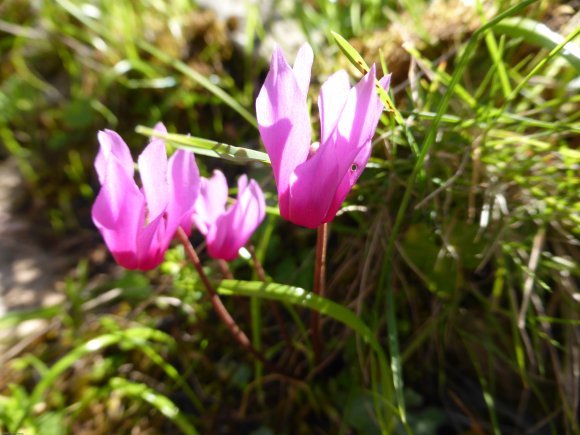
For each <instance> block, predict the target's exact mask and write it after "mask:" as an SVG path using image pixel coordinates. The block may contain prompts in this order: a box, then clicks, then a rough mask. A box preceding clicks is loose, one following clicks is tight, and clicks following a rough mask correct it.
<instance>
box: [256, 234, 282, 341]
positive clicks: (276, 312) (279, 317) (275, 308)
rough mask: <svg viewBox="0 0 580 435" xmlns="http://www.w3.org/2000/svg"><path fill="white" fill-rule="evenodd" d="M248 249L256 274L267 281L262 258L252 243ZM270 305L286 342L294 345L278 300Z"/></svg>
mask: <svg viewBox="0 0 580 435" xmlns="http://www.w3.org/2000/svg"><path fill="white" fill-rule="evenodd" d="M247 249H248V251H249V252H250V255H251V256H252V261H253V263H254V268H255V269H256V275H258V278H259V279H260V281H262V282H267V279H266V272H264V268H263V267H262V263H261V262H260V260H258V257H257V256H256V250H255V249H254V247H253V246H252V245H248V246H247ZM270 306H271V307H272V313H274V317H275V318H276V321H277V322H278V327H279V328H280V332H281V333H282V337H283V338H284V341H286V344H287V345H288V346H290V347H293V345H292V340H291V339H290V334H288V330H287V329H286V325H285V323H284V318H283V317H282V313H281V312H280V307H278V304H276V302H274V301H271V303H270Z"/></svg>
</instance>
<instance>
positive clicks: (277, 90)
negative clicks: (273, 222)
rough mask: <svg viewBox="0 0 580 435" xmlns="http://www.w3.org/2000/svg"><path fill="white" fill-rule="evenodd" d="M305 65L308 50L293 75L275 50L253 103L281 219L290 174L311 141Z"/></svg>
mask: <svg viewBox="0 0 580 435" xmlns="http://www.w3.org/2000/svg"><path fill="white" fill-rule="evenodd" d="M308 62H309V53H308V49H307V48H303V49H301V51H300V56H299V58H298V59H297V65H296V72H295V71H294V70H292V68H290V66H289V65H288V63H287V62H286V59H285V58H284V55H283V53H282V51H281V50H280V48H279V47H276V48H275V50H274V53H273V54H272V61H271V64H270V71H269V72H268V75H267V77H266V81H265V82H264V85H263V86H262V89H261V90H260V94H259V95H258V98H257V99H256V114H257V119H258V125H259V130H260V135H261V137H262V141H263V142H264V146H265V147H266V151H267V152H268V155H269V156H270V160H271V162H272V169H273V171H274V178H275V179H276V186H277V187H278V194H279V202H280V213H281V214H282V216H286V215H287V214H288V198H289V196H288V195H289V192H288V188H289V180H290V174H291V173H292V171H293V170H294V169H295V168H296V167H297V166H298V165H299V164H300V163H302V162H304V161H305V160H306V158H307V157H308V151H309V148H310V142H311V139H312V132H311V127H310V116H309V114H308V106H307V104H306V97H307V96H306V93H305V92H303V89H302V87H303V86H304V83H305V81H306V72H305V70H306V69H307V68H306V67H307V66H308V67H309V66H310V64H309V63H308ZM297 75H298V76H299V77H297ZM298 81H300V85H299V83H298ZM306 87H307V86H306Z"/></svg>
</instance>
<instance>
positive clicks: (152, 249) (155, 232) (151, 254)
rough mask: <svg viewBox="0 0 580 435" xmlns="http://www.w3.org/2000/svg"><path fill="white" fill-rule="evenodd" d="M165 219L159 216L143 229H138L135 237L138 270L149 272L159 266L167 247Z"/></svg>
mask: <svg viewBox="0 0 580 435" xmlns="http://www.w3.org/2000/svg"><path fill="white" fill-rule="evenodd" d="M165 221H166V217H165V216H164V215H159V216H157V218H156V219H155V220H153V221H152V222H150V223H149V225H147V226H146V227H144V228H140V231H139V234H138V235H137V257H138V269H139V270H150V269H154V268H155V267H157V266H159V265H160V264H161V262H162V261H163V258H164V257H165V251H167V248H168V247H169V242H170V241H171V239H169V241H168V240H167V239H168V237H167V235H166V229H165V223H166V222H165Z"/></svg>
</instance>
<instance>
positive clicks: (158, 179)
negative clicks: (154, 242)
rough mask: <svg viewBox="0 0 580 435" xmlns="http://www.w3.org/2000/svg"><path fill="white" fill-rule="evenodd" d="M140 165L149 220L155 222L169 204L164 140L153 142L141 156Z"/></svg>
mask: <svg viewBox="0 0 580 435" xmlns="http://www.w3.org/2000/svg"><path fill="white" fill-rule="evenodd" d="M138 165H139V175H140V176H141V183H142V184H143V192H144V193H145V199H146V200H147V210H148V214H149V220H154V219H156V218H157V216H159V215H161V214H163V213H164V212H165V210H166V208H167V204H168V202H169V184H168V182H167V152H166V150H165V143H164V142H163V141H162V140H157V139H154V140H152V141H151V142H150V143H149V145H147V146H146V147H145V149H144V150H143V152H142V153H141V155H140V156H139V160H138Z"/></svg>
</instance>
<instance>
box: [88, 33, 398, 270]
mask: <svg viewBox="0 0 580 435" xmlns="http://www.w3.org/2000/svg"><path fill="white" fill-rule="evenodd" d="M312 62H313V53H312V48H311V47H310V46H309V45H308V44H304V45H303V46H302V47H301V48H300V50H299V52H298V55H297V57H296V60H295V63H294V67H293V68H292V67H290V66H289V64H288V62H287V61H286V59H285V58H284V55H283V53H282V51H281V50H280V48H278V47H276V48H275V50H274V53H273V55H272V60H271V64H270V71H269V73H268V75H267V77H266V80H265V83H264V85H263V86H262V89H261V90H260V93H259V95H258V98H257V100H256V113H257V120H258V125H259V131H260V135H261V137H262V140H263V142H264V145H265V147H266V151H267V152H268V155H269V157H270V160H271V162H272V169H273V172H274V178H275V180H276V186H277V189H278V195H279V208H280V214H281V216H282V217H283V218H285V219H287V220H289V221H291V222H293V223H295V224H298V225H301V226H304V227H308V228H316V227H318V226H319V225H321V224H323V223H326V222H330V221H331V220H333V219H334V217H335V216H336V213H337V211H338V210H339V208H340V206H341V204H342V202H343V201H344V199H345V198H346V195H347V194H348V193H349V192H350V190H351V188H352V186H353V185H354V183H355V182H356V181H357V179H358V178H359V177H360V175H361V173H362V171H363V170H364V168H365V166H366V164H367V162H368V159H369V157H370V154H371V148H372V147H371V140H372V137H373V135H374V133H375V130H376V127H377V124H378V121H379V118H380V115H381V112H382V103H381V101H380V99H379V97H378V95H377V92H376V90H375V67H374V65H373V67H372V68H371V70H370V71H369V72H368V73H367V74H366V75H365V76H364V77H363V78H362V79H361V80H360V81H359V82H358V84H357V85H356V86H354V87H353V88H351V87H350V85H349V82H348V75H347V73H346V72H345V71H338V72H337V73H335V74H333V75H332V76H331V77H330V78H329V79H328V80H327V81H326V82H325V83H324V84H323V85H322V87H321V89H320V95H319V98H318V107H319V111H320V124H321V131H320V139H319V142H315V143H312V130H311V126H310V115H309V113H308V104H307V96H308V87H309V84H310V71H311V67H312ZM389 81H390V76H386V77H383V79H381V80H380V85H381V86H382V87H383V88H384V89H385V90H386V89H388V86H389ZM156 130H157V131H160V132H166V129H165V127H164V126H163V125H162V124H158V125H157V126H156ZM98 139H99V143H100V151H99V153H98V155H97V158H96V160H95V169H96V171H97V174H98V177H99V181H100V183H101V190H100V192H99V194H98V196H97V199H96V201H95V203H94V206H93V210H92V217H93V221H94V223H95V225H96V226H97V228H98V229H99V230H100V232H101V234H102V236H103V238H104V240H105V243H106V244H107V246H108V248H109V250H110V251H111V253H112V254H113V256H114V258H115V260H116V261H117V263H119V264H120V265H121V266H123V267H126V268H128V269H141V270H147V269H152V268H154V267H156V266H158V265H159V264H160V263H161V262H162V261H163V256H164V254H165V251H166V250H167V248H168V247H169V244H170V242H171V240H172V239H173V237H174V235H175V233H176V231H177V229H178V228H179V227H181V228H182V229H183V230H184V231H185V233H186V234H187V235H188V236H189V235H190V232H191V227H192V225H193V224H195V226H196V227H197V228H198V230H199V231H200V232H201V233H202V234H203V235H205V236H206V241H207V247H208V253H209V255H210V256H212V257H214V258H220V259H224V260H228V261H229V260H233V259H234V258H235V257H236V256H237V255H238V251H239V249H240V248H241V247H242V246H244V245H245V244H246V243H247V242H248V240H249V239H250V237H251V235H252V233H253V232H254V231H255V230H256V228H257V227H258V226H259V224H260V223H261V222H262V221H263V219H264V216H265V208H266V204H265V200H264V195H263V193H262V190H261V189H260V186H259V185H258V183H256V182H255V181H254V180H250V181H248V179H247V177H246V176H245V175H243V176H242V177H240V178H239V180H238V197H237V201H236V202H235V203H234V204H233V205H231V206H230V207H229V208H228V209H227V210H226V207H225V206H226V202H227V198H228V186H227V181H226V179H225V176H224V175H223V173H221V172H220V171H215V172H214V174H213V176H212V177H211V178H210V179H206V178H204V177H200V175H199V170H198V168H197V165H196V163H195V158H194V156H193V153H191V152H188V151H184V150H178V151H176V152H175V153H174V154H173V156H172V157H171V158H170V159H169V160H168V159H167V155H166V151H165V143H164V142H163V141H162V140H160V139H153V140H152V141H151V142H150V143H149V145H147V147H146V148H145V149H144V150H143V152H142V153H141V155H140V156H139V159H138V163H137V164H138V167H139V173H140V178H141V181H142V184H143V187H142V188H141V189H139V187H137V184H136V183H135V180H134V163H133V159H132V158H131V154H130V151H129V148H128V146H127V145H126V144H125V142H124V141H123V139H121V137H120V136H119V135H118V134H117V133H115V132H114V131H111V130H106V131H104V132H99V134H98Z"/></svg>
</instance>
